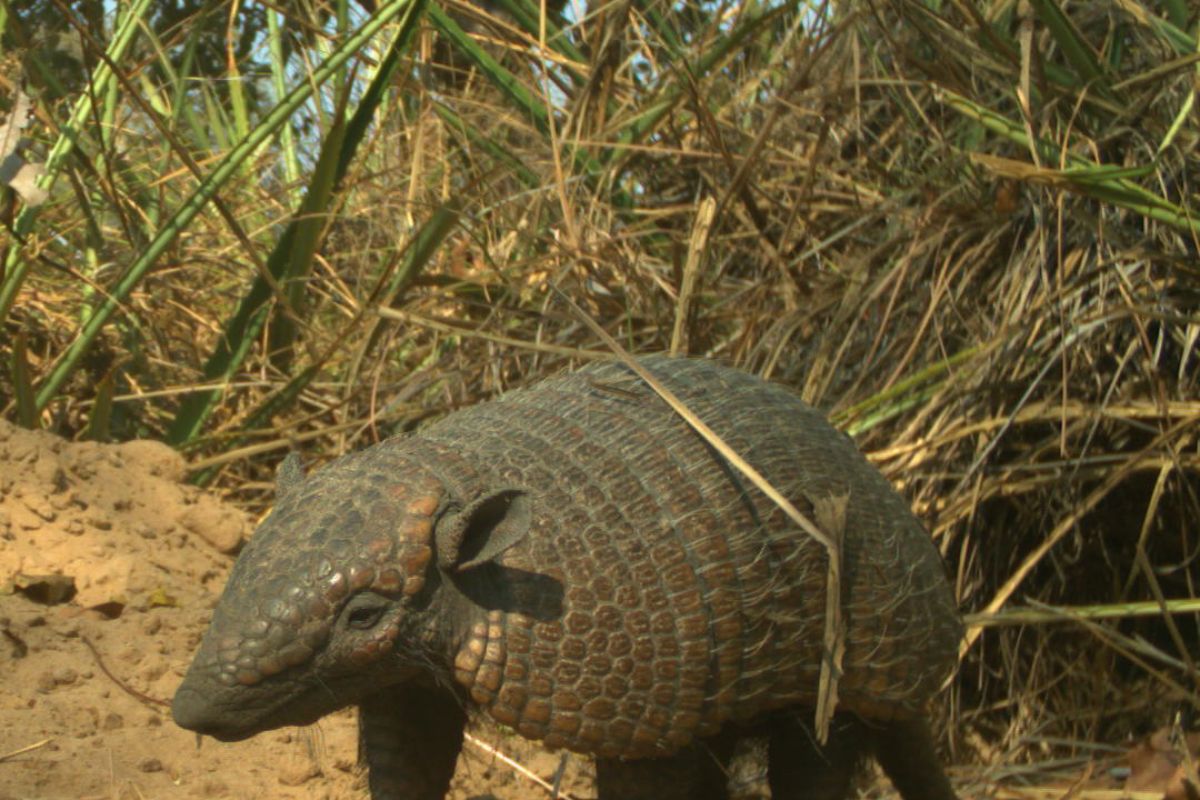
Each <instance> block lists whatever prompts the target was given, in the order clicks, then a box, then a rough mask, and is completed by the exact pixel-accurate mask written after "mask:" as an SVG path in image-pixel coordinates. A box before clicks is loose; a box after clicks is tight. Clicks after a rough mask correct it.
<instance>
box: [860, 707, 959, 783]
mask: <svg viewBox="0 0 1200 800" xmlns="http://www.w3.org/2000/svg"><path fill="white" fill-rule="evenodd" d="M871 734H872V738H873V740H874V746H875V758H876V759H878V760H879V766H881V767H883V771H884V772H885V773H886V774H887V776H888V778H889V779H890V780H891V782H892V785H893V786H895V787H896V791H898V792H899V793H900V796H901V797H903V798H904V800H957V797H956V795H955V794H954V788H953V787H952V786H951V785H950V780H949V779H948V778H947V777H946V773H945V771H943V770H942V762H941V761H940V760H939V759H938V757H937V751H936V750H935V748H934V746H933V734H932V733H931V732H930V730H929V722H928V721H927V720H926V719H924V718H923V717H918V718H916V719H902V720H893V721H891V722H885V723H882V727H878V728H875V729H874V730H872V731H871Z"/></svg>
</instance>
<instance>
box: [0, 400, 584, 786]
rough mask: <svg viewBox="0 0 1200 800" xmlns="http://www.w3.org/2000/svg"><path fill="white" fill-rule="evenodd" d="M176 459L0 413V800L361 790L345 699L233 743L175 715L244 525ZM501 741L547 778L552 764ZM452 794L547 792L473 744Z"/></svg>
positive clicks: (139, 445) (144, 446)
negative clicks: (187, 725)
mask: <svg viewBox="0 0 1200 800" xmlns="http://www.w3.org/2000/svg"><path fill="white" fill-rule="evenodd" d="M184 471H185V464H184V461H183V459H182V458H181V457H180V456H179V455H178V454H177V453H175V452H174V451H172V450H171V449H170V448H168V447H166V446H165V445H161V444H158V443H155V442H130V443H127V444H121V445H101V444H95V443H70V442H65V441H63V440H62V439H59V438H57V437H54V436H51V435H49V434H46V433H41V432H36V431H26V430H23V429H20V428H15V427H13V426H12V425H10V424H9V423H7V422H4V421H3V420H0V675H3V676H4V679H3V681H0V800H10V798H22V799H24V798H39V799H42V798H46V799H57V798H71V800H75V799H76V798H104V800H116V799H117V798H131V799H132V798H170V797H206V798H212V797H238V798H243V797H252V796H256V797H260V798H363V797H365V796H366V788H365V780H364V778H363V776H362V775H361V774H360V773H359V770H358V768H357V766H356V744H355V740H356V728H355V725H356V723H355V719H354V712H353V711H350V710H347V711H343V712H340V713H338V714H335V715H333V716H330V717H327V718H326V719H324V720H322V721H321V722H320V723H319V724H318V725H316V726H313V727H311V728H304V729H297V728H287V729H283V730H280V731H274V732H271V733H267V734H264V735H262V736H258V737H255V738H254V739H251V740H249V741H246V742H239V743H236V744H222V743H220V742H216V741H212V740H208V739H206V740H204V741H203V742H202V743H201V744H200V745H199V746H198V745H197V738H196V736H194V735H193V734H190V733H188V732H186V731H184V730H181V729H180V728H177V727H176V726H175V725H174V723H173V722H172V721H171V717H170V712H169V709H168V706H167V703H168V702H169V701H170V698H171V696H172V695H173V694H174V691H175V687H176V686H177V685H178V684H179V681H180V680H181V679H182V677H183V672H184V670H185V669H186V667H187V665H188V662H189V660H190V658H191V655H192V652H193V650H194V648H195V646H196V644H197V642H198V641H199V639H200V635H201V633H202V632H203V630H204V626H205V625H206V624H207V620H208V616H209V613H210V611H211V609H212V606H213V604H214V603H215V602H216V598H217V595H218V593H219V592H220V589H221V587H222V586H223V585H224V583H225V576H226V573H227V572H228V571H229V568H230V566H231V565H232V563H233V556H232V555H230V553H233V552H234V551H236V549H237V547H238V545H239V544H240V543H241V541H242V540H243V538H244V537H245V536H247V535H249V533H250V531H251V529H252V520H250V519H248V518H247V517H246V516H245V515H244V514H243V513H242V512H241V511H239V510H237V509H234V508H231V507H229V506H227V505H224V504H222V503H220V502H219V501H218V500H216V499H215V498H213V497H212V496H210V495H208V494H205V493H204V492H203V491H201V490H199V489H196V488H194V487H190V486H186V485H183V484H182V483H181V481H182V479H183V475H184ZM477 734H478V735H482V736H483V737H484V738H485V739H487V740H489V741H492V742H495V741H496V739H497V738H498V737H499V736H500V734H498V733H496V732H489V731H485V732H477ZM503 747H504V749H505V750H509V751H511V750H512V749H513V748H516V749H517V750H518V751H520V752H521V755H522V760H523V761H524V763H526V764H527V765H529V766H531V767H532V768H533V769H534V770H535V771H536V772H538V773H539V774H541V775H543V776H547V777H548V776H549V775H551V774H552V773H553V771H554V770H555V768H556V767H557V766H558V764H559V757H558V756H556V755H552V754H548V753H541V752H538V751H537V750H536V749H535V748H532V747H530V746H528V745H524V744H523V743H521V742H513V741H506V742H504V745H503ZM572 760H573V762H574V763H576V764H578V763H579V759H572ZM580 780H585V779H577V778H573V779H572V783H578V781H580ZM583 786H584V788H582V789H576V790H575V793H576V794H579V795H581V796H587V794H588V789H587V788H586V782H585V783H584V784H583ZM567 788H572V789H574V787H572V786H570V785H568V787H567ZM452 796H453V797H454V798H458V800H465V798H484V797H495V798H498V799H500V800H503V799H504V798H514V799H515V798H536V797H545V796H546V794H545V793H543V792H542V791H541V790H539V789H537V788H534V787H533V786H532V785H531V784H530V783H528V782H527V781H526V780H525V779H522V778H518V777H517V776H515V775H514V774H513V773H512V771H511V769H509V768H508V767H507V766H504V765H503V764H502V763H500V762H497V761H495V760H494V757H492V756H490V755H487V754H486V753H485V752H484V751H483V750H481V749H480V748H478V747H476V746H472V745H469V746H468V747H467V748H466V749H465V750H464V755H463V759H462V760H461V761H460V764H459V774H458V777H457V778H456V780H455V789H454V792H453V794H452Z"/></svg>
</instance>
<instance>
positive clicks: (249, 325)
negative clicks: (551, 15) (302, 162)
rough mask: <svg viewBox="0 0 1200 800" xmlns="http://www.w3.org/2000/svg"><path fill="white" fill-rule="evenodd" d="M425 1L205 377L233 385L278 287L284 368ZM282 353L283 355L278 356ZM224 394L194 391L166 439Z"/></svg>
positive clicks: (330, 151)
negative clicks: (357, 162)
mask: <svg viewBox="0 0 1200 800" xmlns="http://www.w3.org/2000/svg"><path fill="white" fill-rule="evenodd" d="M423 5H424V0H417V2H415V3H414V4H413V5H412V7H411V8H410V9H409V12H408V16H407V17H406V18H405V19H404V22H403V23H402V25H401V29H400V31H399V33H398V34H397V36H396V38H395V40H394V41H393V43H392V46H391V47H390V48H389V51H388V55H387V57H386V58H385V59H384V60H383V61H382V62H381V64H380V66H379V69H378V70H376V74H375V76H374V78H373V80H372V81H371V84H370V85H369V86H368V88H367V90H366V91H365V92H364V93H363V96H362V99H361V100H360V102H359V104H358V107H357V108H356V109H355V112H354V115H353V116H352V117H351V119H350V121H349V122H348V123H345V124H343V123H342V120H343V119H344V114H343V113H342V112H341V111H339V112H338V114H337V115H336V117H335V122H334V125H333V128H332V129H331V131H330V133H329V135H327V137H326V139H325V142H324V144H323V145H322V149H321V155H320V157H319V158H318V161H317V166H316V168H315V170H314V172H313V175H312V177H311V178H310V180H309V186H308V190H307V192H306V194H305V198H304V200H303V202H302V203H301V206H300V209H299V210H298V211H297V213H296V216H295V218H293V220H292V221H291V222H290V223H289V224H288V227H287V229H286V230H285V231H284V233H283V235H282V236H281V237H280V239H279V241H278V242H277V243H276V245H275V248H274V249H273V250H272V251H271V255H270V256H269V257H268V259H267V265H266V270H267V274H268V275H270V276H271V277H270V280H268V279H267V278H265V277H263V276H261V275H260V276H258V277H256V278H255V280H254V282H253V284H252V285H251V287H250V290H249V291H248V292H247V293H246V295H245V297H243V298H242V301H241V302H240V303H239V304H238V308H237V310H236V311H235V312H234V314H233V316H232V317H231V318H230V320H229V321H228V322H227V323H226V324H225V325H224V326H223V327H222V336H221V339H220V340H219V342H218V345H217V348H216V349H215V350H214V351H213V353H212V354H211V355H210V356H209V358H208V361H207V362H206V363H205V365H204V380H205V381H206V382H209V381H221V380H228V379H229V378H230V377H232V375H233V374H234V373H235V372H236V371H237V370H238V369H239V368H240V367H241V365H242V363H243V362H244V361H245V359H246V356H247V355H249V353H250V351H251V349H252V348H253V346H254V343H255V340H256V339H257V337H258V335H259V333H260V332H261V331H262V328H263V326H264V325H265V324H266V323H267V321H268V311H269V309H268V306H267V303H268V301H269V300H270V299H271V296H272V294H273V287H272V285H271V284H272V283H274V284H276V285H277V286H279V287H280V288H282V290H283V293H284V296H283V298H282V299H283V300H284V304H285V305H286V306H287V308H288V309H289V310H288V311H284V312H283V313H281V314H280V316H278V317H277V318H276V320H275V322H274V324H272V326H271V332H270V336H269V337H268V341H269V349H270V353H271V355H272V358H273V360H274V361H275V363H276V366H277V367H279V368H281V369H285V370H286V367H287V364H288V361H289V359H288V358H287V357H286V353H287V352H288V351H290V349H291V345H292V342H293V341H294V338H295V335H296V328H295V323H294V321H293V320H292V319H289V318H288V316H287V314H289V313H297V312H299V310H300V309H301V307H302V306H303V299H304V292H305V287H306V284H307V278H308V275H309V274H310V272H311V268H312V263H313V259H314V257H315V254H316V250H317V247H318V245H319V244H320V238H319V236H320V232H321V230H322V229H323V228H324V225H325V216H326V214H327V213H328V211H329V205H330V201H331V199H332V197H333V189H334V187H335V186H336V185H337V184H338V183H339V182H340V181H341V180H342V178H343V177H345V174H346V171H347V170H348V169H349V166H350V163H351V160H352V159H353V156H354V154H355V152H357V149H358V147H359V145H360V144H361V143H362V141H363V139H364V138H365V136H366V134H367V131H368V129H369V126H370V122H371V119H372V118H373V116H374V113H375V111H376V109H377V108H378V107H379V105H380V104H381V103H382V102H383V99H384V98H385V97H386V91H387V87H389V86H390V85H391V84H392V81H393V78H394V75H395V71H396V69H397V67H398V66H399V65H400V63H401V61H402V60H403V56H404V54H405V53H406V52H407V50H408V48H409V46H410V45H411V43H412V37H413V33H414V31H415V30H416V25H417V21H418V20H419V19H420V12H421V7H422V6H423ZM277 354H278V355H277ZM221 394H222V392H221V390H220V389H210V390H206V391H203V392H194V393H192V394H189V395H188V397H187V398H186V399H185V400H184V401H183V402H182V403H181V404H180V407H179V411H178V412H177V413H176V416H175V419H174V420H173V421H172V423H171V426H170V428H169V429H168V431H167V437H166V439H167V441H168V442H169V443H171V444H174V445H185V444H188V443H190V442H191V441H193V440H194V439H195V438H196V437H197V436H198V435H199V433H200V430H201V428H202V427H203V425H204V423H205V422H206V421H207V420H208V418H209V416H211V414H212V412H213V410H214V409H215V408H216V405H217V403H218V402H219V401H220V398H221Z"/></svg>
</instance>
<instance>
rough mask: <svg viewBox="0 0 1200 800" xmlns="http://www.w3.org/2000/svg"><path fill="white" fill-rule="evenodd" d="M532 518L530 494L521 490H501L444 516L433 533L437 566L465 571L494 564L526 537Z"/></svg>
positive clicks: (447, 569)
mask: <svg viewBox="0 0 1200 800" xmlns="http://www.w3.org/2000/svg"><path fill="white" fill-rule="evenodd" d="M532 516H533V515H532V513H531V512H530V509H529V495H528V494H527V493H525V492H524V491H522V490H520V489H502V490H500V491H498V492H493V493H491V494H487V495H484V496H483V497H480V498H478V499H476V500H474V501H473V502H472V503H471V504H470V505H468V506H467V507H466V508H463V509H460V510H458V511H451V512H449V513H447V514H445V515H444V516H442V518H441V519H439V520H438V522H437V527H436V530H435V531H434V534H433V537H434V542H435V545H436V547H437V557H438V566H439V567H441V568H442V569H443V570H446V571H447V572H462V571H463V570H468V569H471V568H472V567H477V566H479V565H480V564H485V563H487V562H489V561H491V560H492V559H494V558H496V557H497V556H498V555H500V554H501V553H503V552H504V551H505V550H507V549H508V548H510V547H512V546H513V545H514V544H516V543H517V542H519V541H521V540H522V539H524V538H525V535H526V534H527V533H529V526H530V522H531V520H532Z"/></svg>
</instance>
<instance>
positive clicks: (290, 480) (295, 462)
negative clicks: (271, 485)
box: [275, 450, 304, 499]
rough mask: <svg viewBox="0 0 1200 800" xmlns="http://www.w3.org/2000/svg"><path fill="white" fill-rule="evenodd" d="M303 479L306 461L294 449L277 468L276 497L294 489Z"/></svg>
mask: <svg viewBox="0 0 1200 800" xmlns="http://www.w3.org/2000/svg"><path fill="white" fill-rule="evenodd" d="M303 480H304V462H303V461H301V460H300V456H298V455H296V451H295V450H293V451H291V452H290V453H288V454H287V457H286V458H284V459H283V462H282V463H280V465H279V468H278V469H277V470H275V497H276V499H278V498H280V497H283V496H284V495H285V494H287V493H288V492H290V491H291V490H292V489H295V488H296V487H297V486H299V485H300V482H301V481H303Z"/></svg>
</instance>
